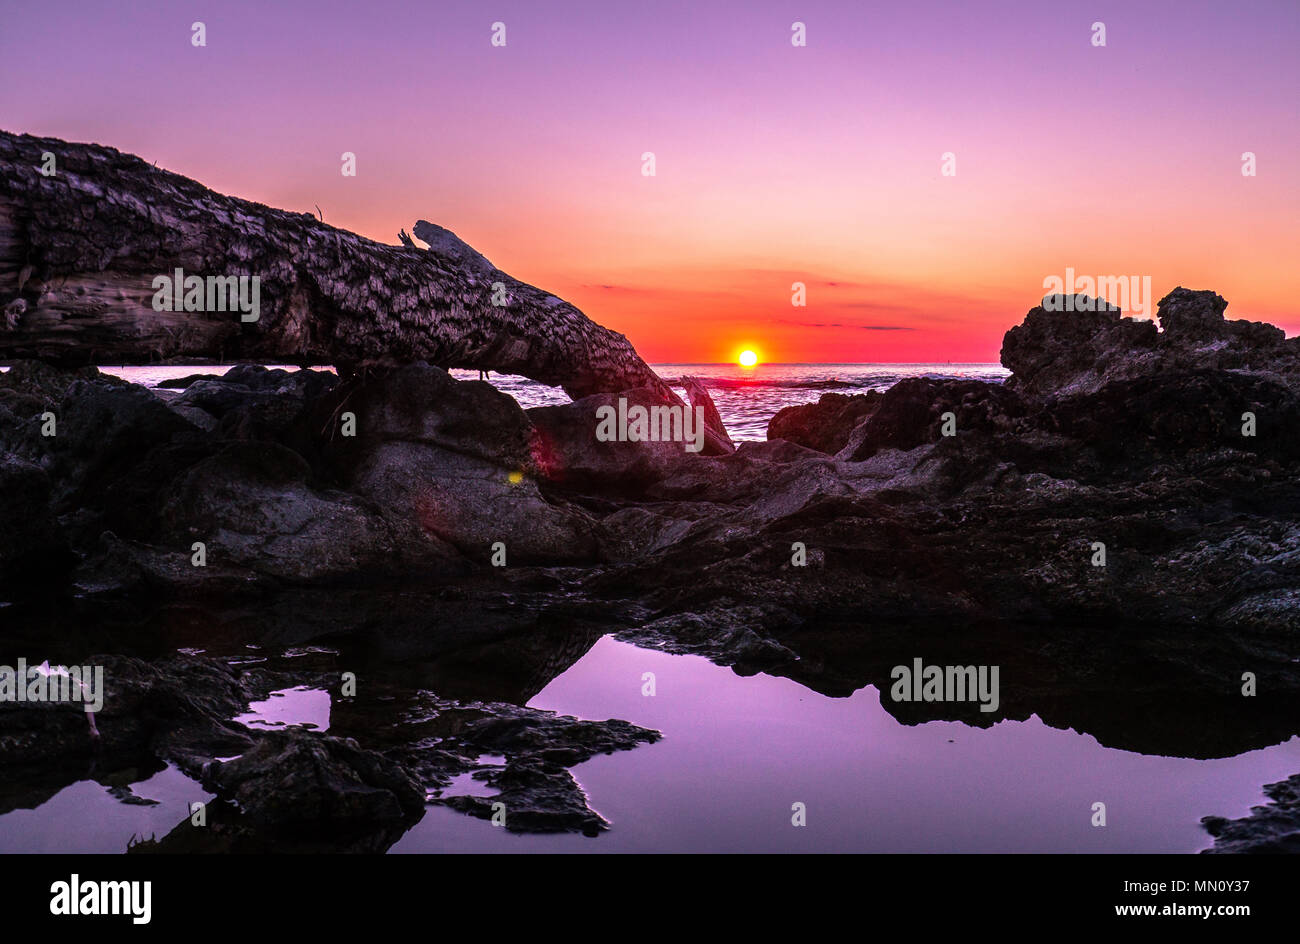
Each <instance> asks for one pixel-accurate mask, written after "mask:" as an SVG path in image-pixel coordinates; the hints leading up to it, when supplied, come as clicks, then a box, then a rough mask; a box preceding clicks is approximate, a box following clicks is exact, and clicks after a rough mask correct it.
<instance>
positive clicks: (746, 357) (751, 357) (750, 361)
mask: <svg viewBox="0 0 1300 944" xmlns="http://www.w3.org/2000/svg"><path fill="white" fill-rule="evenodd" d="M757 363H758V355H757V354H755V353H754V352H753V351H741V353H740V366H741V367H753V366H754V365H755V364H757Z"/></svg>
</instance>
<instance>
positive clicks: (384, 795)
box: [203, 730, 424, 828]
mask: <svg viewBox="0 0 1300 944" xmlns="http://www.w3.org/2000/svg"><path fill="white" fill-rule="evenodd" d="M203 784H204V786H205V787H207V789H209V790H211V791H213V792H214V793H217V794H218V795H220V796H222V797H224V798H227V799H230V800H232V801H234V802H235V803H236V804H238V807H239V809H240V811H241V813H242V814H243V815H244V816H246V817H248V818H249V820H251V821H252V822H253V823H254V824H256V825H260V826H268V825H271V826H275V827H289V828H292V827H299V826H303V825H306V824H312V825H320V826H336V825H337V826H343V827H347V826H355V825H357V824H364V825H370V824H388V823H401V822H404V821H406V822H409V821H411V820H414V819H418V818H419V816H420V814H421V813H422V812H423V810H424V791H423V790H422V789H420V786H419V784H417V783H416V782H415V781H414V780H413V779H412V778H411V777H410V775H409V774H407V773H406V771H404V770H403V769H402V768H401V767H399V766H398V765H397V764H394V763H393V762H392V761H389V760H386V759H385V758H384V757H382V756H380V755H379V754H376V753H375V752H373V751H367V750H363V749H362V748H360V747H358V745H357V742H356V741H354V740H352V739H351V738H337V737H329V736H326V735H321V734H315V733H313V732H309V731H303V730H287V731H276V732H270V733H267V734H263V735H262V736H261V737H260V738H259V739H258V741H257V744H256V746H255V747H253V749H252V750H250V751H248V752H247V753H245V754H243V755H242V756H240V757H237V758H235V759H234V760H230V761H224V762H223V761H219V760H214V761H212V762H211V763H210V764H209V765H208V766H207V767H206V768H205V769H204V772H203Z"/></svg>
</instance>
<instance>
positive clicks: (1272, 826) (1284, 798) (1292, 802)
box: [1201, 774, 1300, 854]
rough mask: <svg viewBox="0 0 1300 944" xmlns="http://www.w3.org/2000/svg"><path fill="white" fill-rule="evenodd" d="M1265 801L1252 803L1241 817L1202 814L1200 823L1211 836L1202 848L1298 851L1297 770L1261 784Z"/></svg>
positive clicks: (1299, 803)
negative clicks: (1210, 846)
mask: <svg viewBox="0 0 1300 944" xmlns="http://www.w3.org/2000/svg"><path fill="white" fill-rule="evenodd" d="M1264 794H1265V796H1267V797H1268V798H1269V801H1270V802H1269V803H1268V804H1266V805H1264V806H1253V807H1251V809H1250V815H1249V816H1247V817H1244V818H1242V819H1233V820H1229V819H1224V818H1223V817H1222V816H1205V817H1202V819H1201V825H1202V826H1204V827H1205V831H1206V832H1208V833H1209V834H1210V835H1211V836H1213V837H1214V846H1213V848H1210V849H1205V850H1203V851H1204V852H1289V853H1293V854H1294V853H1300V774H1294V775H1292V776H1291V777H1289V778H1288V779H1286V780H1283V781H1281V782H1279V783H1270V784H1267V785H1266V786H1265V787H1264Z"/></svg>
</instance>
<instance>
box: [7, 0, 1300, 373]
mask: <svg viewBox="0 0 1300 944" xmlns="http://www.w3.org/2000/svg"><path fill="white" fill-rule="evenodd" d="M893 6H895V7H898V8H895V9H882V8H877V7H873V6H869V5H864V4H861V3H857V2H849V0H843V2H831V0H826V2H816V0H813V2H809V0H798V2H795V3H784V2H770V0H764V2H756V3H744V4H742V3H739V2H732V3H720V2H719V3H707V2H662V3H655V2H650V3H636V4H632V3H629V4H611V3H608V2H596V0H584V2H560V3H556V4H548V5H545V6H542V5H539V4H536V3H526V2H513V0H512V2H498V3H497V4H496V5H495V6H494V7H492V8H491V9H490V10H488V11H487V12H483V10H484V8H483V7H482V5H481V4H476V3H471V2H456V3H442V4H438V5H436V6H429V5H427V4H415V3H396V2H391V3H390V2H383V0H373V2H368V3H364V4H363V3H351V2H348V3H344V2H341V0H327V2H319V3H290V4H279V5H276V7H275V8H274V9H270V8H269V7H270V5H269V4H262V3H252V2H244V0H232V2H223V3H222V4H220V5H212V6H209V5H205V4H196V3H161V2H149V0H145V2H140V3H132V4H130V5H129V6H127V5H119V4H110V3H84V4H77V5H65V6H61V7H50V6H43V5H34V4H33V5H27V6H26V7H23V8H19V9H12V10H8V11H6V16H5V23H4V25H3V27H0V80H2V82H3V87H4V88H5V92H4V93H3V98H2V99H0V127H4V128H5V129H6V130H10V131H22V132H30V133H33V134H42V135H52V136H56V137H62V138H66V139H70V140H76V141H95V142H98V143H102V144H107V145H111V146H113V147H117V148H119V149H121V150H124V151H130V152H133V153H136V154H139V155H141V156H142V157H144V158H146V159H147V160H149V161H157V163H158V165H159V166H160V167H166V168H168V169H170V170H174V171H177V172H179V173H183V174H185V175H187V176H190V177H193V178H195V179H197V180H199V181H201V182H202V183H204V184H206V185H207V186H209V187H212V188H213V189H215V190H218V191H221V192H224V193H230V194H233V195H236V196H240V197H245V198H248V199H252V200H257V201H259V202H262V203H266V204H269V205H271V206H277V207H283V208H286V209H291V210H296V211H304V212H314V208H315V206H317V205H319V206H320V207H321V209H322V211H323V212H324V216H325V221H326V222H328V223H330V224H332V225H335V226H340V227H343V228H346V229H350V230H354V231H356V232H358V233H361V234H363V235H366V236H369V237H371V238H374V239H377V240H380V241H383V242H387V243H396V241H397V240H396V234H397V231H398V230H399V229H400V228H403V227H405V228H406V229H408V230H409V229H410V228H411V225H412V224H413V223H414V222H415V220H417V219H421V218H423V219H428V220H431V221H433V222H436V223H438V224H440V225H442V226H445V227H447V228H448V229H450V230H452V231H453V232H455V233H456V234H457V235H459V236H460V237H461V238H463V239H464V240H466V241H467V242H468V243H469V244H470V245H472V246H474V247H475V248H476V249H478V250H479V251H481V252H482V253H483V254H484V255H485V256H487V257H488V258H489V259H490V260H492V262H493V263H495V264H496V265H497V266H499V267H500V268H502V269H504V270H505V271H507V272H509V273H510V274H511V275H513V276H515V277H516V278H520V279H523V280H525V281H528V282H531V283H533V284H536V285H538V286H541V287H543V288H545V289H547V290H548V291H551V292H554V293H555V294H557V295H560V296H562V297H564V298H566V299H568V300H570V301H572V302H573V303H574V304H576V305H578V306H579V307H580V308H581V309H582V310H583V311H585V312H586V313H587V314H588V315H590V316H591V317H592V318H594V319H595V320H596V321H598V322H600V323H601V324H604V325H607V326H609V327H611V328H614V329H616V330H618V331H622V332H623V333H625V334H626V335H627V336H628V337H629V339H630V340H631V341H632V343H633V344H634V345H635V346H636V347H637V349H638V351H639V352H640V353H641V354H642V356H644V357H645V358H646V359H647V360H650V361H654V362H665V361H678V362H717V361H734V360H735V358H736V356H737V355H738V353H739V352H740V351H741V350H744V349H746V348H749V349H753V350H755V351H757V352H758V353H759V356H760V358H761V359H762V360H764V361H769V362H771V361H785V362H861V361H995V360H997V357H998V351H999V348H1000V346H1001V341H1002V336H1003V334H1004V332H1005V331H1006V330H1007V328H1009V327H1011V326H1012V325H1014V324H1016V323H1018V322H1019V321H1020V320H1021V318H1022V317H1023V316H1024V313H1025V312H1026V311H1027V310H1028V309H1029V308H1031V307H1032V306H1033V305H1035V304H1036V303H1037V301H1038V299H1039V298H1040V297H1041V296H1042V295H1043V294H1044V289H1043V285H1044V280H1045V279H1046V278H1048V277H1050V276H1059V277H1063V276H1064V275H1065V272H1066V269H1067V268H1070V269H1073V270H1074V271H1075V272H1076V273H1078V274H1079V275H1081V276H1082V275H1088V276H1149V277H1150V279H1151V290H1152V295H1153V297H1152V298H1151V299H1150V300H1149V303H1150V305H1151V307H1152V309H1154V303H1155V301H1156V300H1158V299H1159V298H1160V297H1161V296H1163V295H1164V294H1165V293H1167V292H1168V291H1169V290H1171V289H1172V288H1174V287H1175V286H1177V285H1185V286H1188V287H1191V288H1211V289H1214V290H1215V291H1217V292H1219V293H1220V294H1222V295H1223V296H1224V297H1225V298H1227V299H1228V302H1229V308H1228V316H1229V317H1236V318H1250V319H1252V320H1263V321H1270V322H1273V323H1275V324H1278V325H1280V326H1281V327H1283V328H1285V329H1286V331H1287V333H1288V334H1289V335H1295V334H1297V333H1300V306H1298V305H1297V303H1296V299H1297V298H1300V266H1297V265H1296V256H1297V253H1298V252H1300V64H1298V63H1300V58H1298V57H1296V56H1295V52H1294V51H1295V49H1296V48H1297V46H1298V45H1300V3H1296V2H1294V0H1278V2H1264V0H1259V2H1240V3H1209V2H1132V0H1124V2H1120V0H1095V2H1090V3H1080V2H1063V3H1056V4H1050V5H1044V4H1039V3H1036V2H1030V0H1019V2H1010V0H1008V2H994V3H984V4H956V3H938V2H912V3H907V4H897V5H893ZM199 20H201V21H203V22H204V24H205V27H206V40H207V45H206V46H205V47H202V48H196V47H194V46H193V45H192V44H191V24H192V23H193V22H194V21H199ZM796 21H799V22H802V23H804V24H805V25H806V35H807V45H806V46H804V47H795V46H793V45H792V44H791V36H792V31H791V25H792V24H793V23H794V22H796ZM494 22H503V23H505V25H506V45H505V46H504V47H494V46H493V45H492V44H491V37H492V32H493V30H492V24H493V23H494ZM1096 22H1102V23H1104V24H1105V31H1106V45H1105V46H1104V47H1101V46H1094V45H1093V43H1092V37H1093V36H1094V33H1095V31H1094V29H1093V26H1092V24H1094V23H1096ZM345 151H350V152H353V153H354V154H356V166H357V176H356V177H344V176H343V175H342V174H341V172H340V168H341V163H342V162H341V155H342V153H343V152H345ZM647 151H649V152H653V153H654V155H655V175H654V176H652V177H649V176H644V175H643V174H642V154H643V153H644V152H647ZM1247 151H1249V152H1253V153H1254V154H1255V156H1256V157H1255V160H1256V167H1257V175H1256V176H1253V177H1247V176H1243V175H1242V172H1241V169H1242V155H1243V153H1244V152H1247ZM946 152H951V153H952V154H953V155H955V169H956V174H955V175H954V176H945V175H943V174H942V173H941V160H942V156H943V155H944V154H945V153H946ZM794 282H802V283H804V284H805V285H806V293H807V305H806V307H795V306H793V305H792V304H791V296H792V290H791V285H792V283H794Z"/></svg>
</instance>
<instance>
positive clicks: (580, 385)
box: [0, 132, 731, 452]
mask: <svg viewBox="0 0 1300 944" xmlns="http://www.w3.org/2000/svg"><path fill="white" fill-rule="evenodd" d="M46 152H49V153H52V154H54V155H55V158H56V169H57V172H56V173H55V174H54V175H53V176H50V177H45V176H43V175H42V174H41V172H40V170H39V168H40V167H41V166H42V154H44V153H46ZM415 235H416V236H417V237H419V238H420V239H423V240H425V241H426V242H428V244H429V249H428V251H426V252H420V251H418V250H415V249H414V248H412V246H407V245H403V246H385V245H382V244H380V243H376V242H374V241H372V240H369V239H364V238H362V237H360V236H357V235H356V234H354V233H349V232H346V231H344V230H340V229H336V228H334V227H332V226H327V225H325V224H324V223H323V222H320V221H319V220H317V219H316V218H315V217H313V216H312V215H311V214H308V213H290V212H287V211H284V210H275V209H272V208H270V207H266V206H263V205H261V204H257V203H252V202H250V201H247V200H240V199H238V198H235V197H227V196H223V195H221V194H218V193H214V192H213V191H211V190H209V189H207V188H206V187H204V186H202V185H201V184H198V183H197V182H195V181H193V180H190V179H188V178H186V177H182V176H180V175H179V174H173V173H170V172H168V171H163V170H159V169H158V168H156V167H154V166H152V165H150V164H148V163H146V162H145V161H143V160H141V159H140V158H138V157H134V156H132V155H129V154H122V153H121V152H119V151H116V150H114V149H112V148H107V147H100V146H98V145H90V144H71V143H68V142H66V141H60V140H58V139H55V138H36V137H31V136H29V135H15V134H11V133H9V132H0V306H3V311H4V317H3V319H0V358H5V359H18V358H39V359H41V360H45V361H47V362H50V363H57V364H61V365H84V364H108V363H112V364H147V363H154V362H158V361H162V360H170V361H173V362H184V360H185V359H206V360H208V361H218V362H226V363H229V362H231V361H252V362H262V363H267V362H271V363H287V364H297V365H300V366H309V365H320V364H328V365H335V366H337V367H338V368H339V369H340V371H341V372H342V373H344V374H347V373H349V372H351V370H352V369H353V368H355V367H357V366H359V365H368V364H404V363H411V362H415V361H427V362H428V363H431V364H436V365H438V366H441V367H444V368H451V367H465V368H477V369H480V370H490V371H497V372H499V373H512V374H521V375H523V376H526V377H530V378H532V379H534V380H537V381H540V382H542V383H546V384H551V385H555V386H559V387H562V388H564V390H565V391H566V392H567V393H569V395H570V396H572V397H574V398H580V397H584V396H587V395H589V394H593V393H602V392H617V391H620V390H627V389H631V388H634V387H652V388H655V389H657V390H659V391H660V393H661V394H662V395H663V396H664V397H665V398H666V399H668V400H670V401H671V402H680V401H679V400H678V398H677V396H676V394H675V393H673V391H672V390H671V389H670V388H669V387H668V385H667V384H665V383H664V382H663V380H662V379H660V378H659V376H658V375H657V374H655V372H654V371H653V370H651V369H650V368H649V367H648V366H647V365H646V364H645V362H644V361H642V360H641V358H640V357H638V356H637V354H636V351H635V350H633V348H632V345H631V344H629V343H628V341H627V338H625V337H624V336H623V335H621V334H618V333H617V332H614V331H609V330H607V329H605V328H602V327H601V326H600V325H597V324H596V323H594V322H593V321H591V320H590V319H589V318H587V316H586V315H584V314H583V313H582V312H580V311H579V310H578V309H576V308H574V307H573V306H572V305H570V304H569V303H568V302H565V301H563V300H562V299H559V298H556V297H555V296H554V295H551V294H549V293H548V292H545V291H543V290H541V289H538V288H535V287H533V286H531V285H528V284H526V283H524V282H520V281H518V280H517V279H513V278H511V277H510V276H509V275H507V274H506V273H504V272H502V271H501V270H499V269H497V268H496V267H495V266H493V265H492V264H491V263H490V262H488V261H487V260H486V259H485V258H484V257H483V256H482V255H481V254H479V253H478V252H476V251H475V250H473V249H472V248H470V247H469V246H467V245H466V244H465V243H464V242H462V241H461V240H460V239H458V238H457V237H456V236H455V235H454V234H452V233H451V232H449V231H448V230H446V229H443V228H442V227H439V226H435V225H434V224H432V223H428V222H426V221H424V220H421V221H419V222H418V223H416V225H415ZM408 242H409V239H408ZM177 269H180V270H182V271H183V272H184V273H185V274H186V276H187V277H189V276H198V277H200V278H203V279H208V278H209V277H217V278H222V279H224V278H228V277H249V278H252V277H257V278H258V280H259V283H258V285H259V287H258V295H257V298H258V302H257V311H256V315H257V320H255V321H245V320H243V319H244V317H245V315H248V316H249V317H251V315H252V314H253V312H252V311H251V310H249V311H247V312H244V311H242V310H239V311H237V310H225V311H214V310H199V311H165V310H164V311H157V310H155V307H154V301H155V294H156V291H157V290H156V288H155V286H154V279H155V278H157V277H159V276H167V277H172V276H173V275H174V273H175V270H177ZM250 286H251V283H250ZM223 290H224V288H223ZM179 291H180V289H179V288H177V292H179ZM251 299H252V293H251V287H250V289H249V293H248V296H247V299H246V300H247V302H248V306H249V308H250V309H251V304H252V303H251ZM216 301H217V298H216V296H215V295H214V297H213V299H212V301H211V302H209V300H208V295H207V292H206V286H205V292H204V293H203V301H202V303H201V305H202V307H204V308H207V307H209V305H213V306H214V307H215V302H216ZM225 307H227V308H233V307H234V302H233V299H231V300H229V301H228V303H227V304H226V305H225ZM710 432H711V436H710V449H711V450H713V451H721V452H726V451H729V450H730V448H731V446H730V440H729V439H728V438H727V436H726V431H725V430H724V429H722V428H721V425H720V424H719V425H716V426H714V427H711V429H710Z"/></svg>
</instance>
